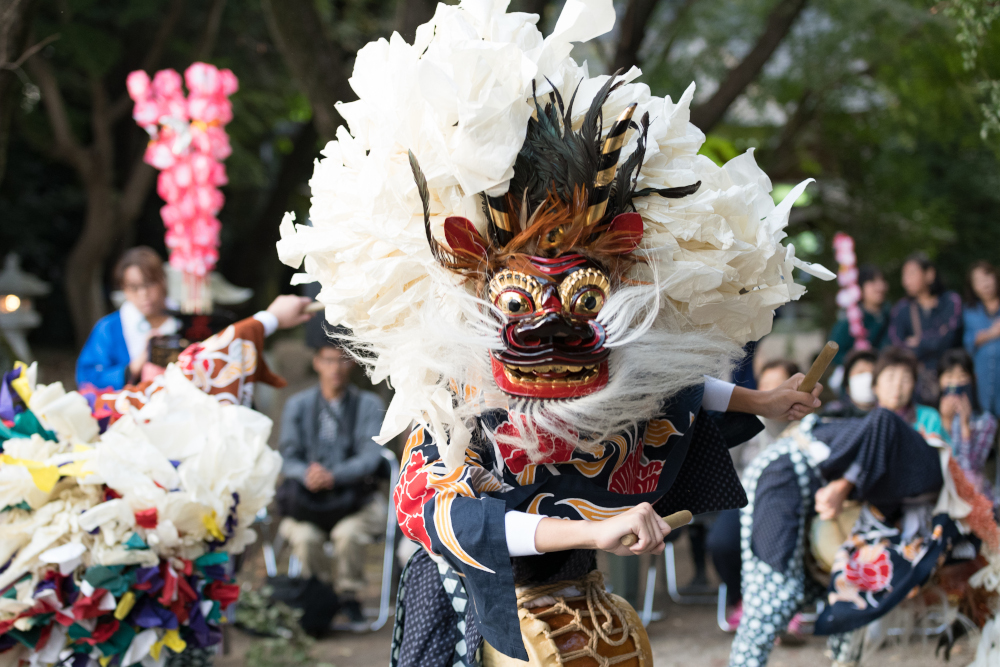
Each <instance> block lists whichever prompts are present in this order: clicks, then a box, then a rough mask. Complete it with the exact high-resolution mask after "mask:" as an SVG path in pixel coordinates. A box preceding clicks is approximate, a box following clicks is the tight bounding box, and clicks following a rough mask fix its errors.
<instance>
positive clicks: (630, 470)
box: [608, 440, 663, 494]
mask: <svg viewBox="0 0 1000 667" xmlns="http://www.w3.org/2000/svg"><path fill="white" fill-rule="evenodd" d="M661 472H663V461H650V460H649V459H647V458H646V456H645V454H644V453H643V451H642V440H639V441H638V442H637V443H636V447H635V449H633V450H632V451H631V452H630V453H629V455H628V457H626V459H625V462H624V463H623V464H622V465H621V466H620V467H619V468H618V470H615V471H614V472H613V473H611V480H610V481H609V482H608V491H612V492H614V493H628V494H633V493H650V492H652V491H655V490H656V484H657V482H659V481H660V473H661Z"/></svg>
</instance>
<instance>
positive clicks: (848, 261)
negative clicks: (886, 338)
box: [833, 232, 871, 350]
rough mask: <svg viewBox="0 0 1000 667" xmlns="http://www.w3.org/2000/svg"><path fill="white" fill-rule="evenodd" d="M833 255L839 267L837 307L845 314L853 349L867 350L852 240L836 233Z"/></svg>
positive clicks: (856, 259) (866, 331)
mask: <svg viewBox="0 0 1000 667" xmlns="http://www.w3.org/2000/svg"><path fill="white" fill-rule="evenodd" d="M833 253H834V257H835V258H836V259H837V263H838V264H839V265H840V267H839V268H838V269H837V284H838V285H840V291H839V292H837V305H838V306H840V307H841V308H843V309H844V311H845V312H846V313H847V324H848V325H849V327H850V332H851V336H853V337H854V348H855V349H858V350H868V349H870V348H871V343H869V342H868V330H867V329H865V324H864V314H863V313H862V312H861V306H859V305H858V304H859V303H860V302H861V287H859V286H858V258H857V256H856V255H855V254H854V239H853V238H851V237H850V236H848V235H847V234H844V233H843V232H837V233H836V234H835V235H834V237H833Z"/></svg>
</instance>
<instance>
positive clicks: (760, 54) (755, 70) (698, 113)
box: [691, 0, 808, 133]
mask: <svg viewBox="0 0 1000 667" xmlns="http://www.w3.org/2000/svg"><path fill="white" fill-rule="evenodd" d="M807 1H808V0H778V4H777V5H775V7H774V9H772V10H771V14H770V15H769V16H768V17H767V25H766V27H765V28H764V32H763V34H761V36H760V37H759V38H758V39H757V43H756V44H754V47H753V48H752V49H750V53H748V54H747V55H746V57H745V58H744V59H743V61H742V62H740V64H739V65H737V66H736V67H734V68H733V69H731V70H729V73H728V74H727V75H726V78H725V79H723V81H722V83H721V84H719V89H718V90H716V91H715V94H714V95H712V97H711V99H709V100H708V101H707V102H705V103H704V104H700V105H698V106H696V107H694V108H693V109H691V122H692V123H694V124H695V125H697V126H698V127H699V128H701V131H702V132H705V133H708V132H710V131H711V130H712V128H714V127H715V126H716V125H717V124H718V123H719V121H721V120H722V117H723V116H725V114H726V111H727V110H728V109H729V107H730V106H731V105H732V103H733V102H734V101H736V98H737V97H739V96H740V94H741V93H742V92H743V91H744V90H746V87H747V86H749V85H750V84H751V83H752V82H753V80H754V79H756V78H757V75H758V74H760V71H761V69H763V67H764V65H765V63H767V61H768V59H769V58H770V57H771V54H772V53H774V51H775V49H777V48H778V45H779V44H781V40H783V39H784V38H785V35H787V34H788V31H789V30H791V29H792V25H793V24H794V23H795V19H796V18H797V17H798V15H799V14H800V13H801V12H802V10H803V8H805V6H806V2H807Z"/></svg>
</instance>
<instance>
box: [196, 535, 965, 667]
mask: <svg viewBox="0 0 1000 667" xmlns="http://www.w3.org/2000/svg"><path fill="white" fill-rule="evenodd" d="M371 549H372V553H371V558H370V559H369V562H371V563H372V565H371V572H370V576H369V580H371V581H375V580H377V577H378V574H379V571H380V570H379V565H378V563H379V562H380V559H381V545H373V546H372V547H371ZM258 552H259V551H258ZM689 553H690V552H689V548H688V544H687V540H686V539H685V538H681V539H679V540H678V542H677V569H678V572H677V575H678V581H680V582H684V581H687V580H688V579H689V578H690V576H691V572H692V569H691V565H690V563H691V560H690V556H689ZM657 561H658V562H657V568H658V575H657V583H656V589H655V597H654V610H655V611H656V612H659V613H660V614H661V615H662V617H661V618H660V619H659V620H654V621H653V622H651V623H650V624H649V627H648V633H649V639H650V643H651V644H652V648H653V660H654V664H655V665H656V667H691V666H698V667H725V666H726V665H727V664H728V662H729V648H730V645H731V643H732V639H733V635H731V634H728V633H725V632H723V631H722V630H720V629H719V627H718V625H717V624H716V611H715V606H714V605H678V604H675V603H674V602H673V601H671V600H670V598H669V597H668V595H667V590H666V583H665V578H664V571H663V562H662V560H660V559H657ZM647 567H648V565H647V563H646V562H641V565H640V569H641V571H643V572H645V571H646V568H647ZM244 572H245V577H244V578H245V579H246V580H253V579H255V578H259V577H262V576H263V574H264V573H263V563H262V562H261V560H260V558H259V557H252V558H251V559H250V562H248V563H247V567H246V569H245V570H244ZM640 594H644V591H643V590H641V589H640ZM366 598H367V599H366V600H365V604H366V605H367V606H369V607H372V606H374V605H376V604H377V598H378V589H377V587H375V586H372V587H371V588H370V590H369V591H368V593H367V596H366ZM372 611H373V610H372ZM227 636H228V639H229V641H228V645H229V652H228V654H227V655H224V656H219V657H218V658H217V659H216V661H215V664H216V666H217V667H243V665H244V664H245V661H244V659H243V655H244V653H245V652H246V650H247V647H248V646H250V645H251V642H253V641H255V639H254V638H251V637H249V636H247V635H245V634H243V633H242V632H240V631H239V630H236V629H234V628H228V629H227ZM391 638H392V619H391V618H390V619H389V623H387V624H386V626H385V627H383V628H382V629H381V630H379V631H378V632H374V633H367V634H361V635H357V634H352V633H348V632H333V633H332V634H331V635H330V636H329V637H326V638H324V639H323V640H321V641H319V642H317V644H316V646H315V649H314V651H313V656H314V657H315V658H316V661H317V662H323V663H329V664H333V665H335V667H376V666H379V665H388V662H389V646H390V642H391ZM935 645H936V638H932V639H930V640H928V641H927V643H923V642H922V641H921V640H914V641H912V642H910V643H909V644H907V645H894V646H891V647H888V648H886V649H883V650H881V651H878V652H876V653H874V654H872V655H870V656H868V657H867V658H866V660H865V662H864V664H865V665H880V666H881V665H905V666H906V667H932V666H935V667H936V666H939V665H944V664H946V663H944V661H943V659H941V658H935V657H934V646H935ZM824 648H825V639H824V638H822V637H808V638H807V640H806V643H805V644H804V645H803V646H797V647H786V646H778V647H777V648H776V649H775V651H774V653H773V654H772V655H771V660H770V662H769V663H768V664H769V666H770V667H816V666H822V665H829V664H830V661H829V660H828V659H827V658H825V657H824V655H823V650H824ZM974 652H975V647H974V646H971V645H970V644H969V641H968V640H963V641H960V642H959V644H958V645H957V646H956V647H955V649H954V651H953V652H952V659H951V662H950V663H947V664H949V665H956V666H961V665H966V664H968V663H969V662H970V661H971V660H972V657H973V654H974ZM575 667H576V666H575ZM579 667H583V666H582V665H581V666H579Z"/></svg>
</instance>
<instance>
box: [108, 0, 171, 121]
mask: <svg viewBox="0 0 1000 667" xmlns="http://www.w3.org/2000/svg"><path fill="white" fill-rule="evenodd" d="M183 15H184V0H174V1H173V2H172V3H170V11H168V12H167V15H166V16H165V17H164V18H163V21H162V22H161V23H160V28H159V30H157V31H156V36H155V37H153V42H152V44H150V46H149V51H147V52H146V56H145V57H144V58H143V59H142V64H141V65H140V66H139V69H142V70H145V71H147V72H151V71H152V70H153V69H155V68H156V66H157V65H159V64H160V60H161V59H162V58H163V52H164V51H165V50H166V48H167V42H169V41H170V36H171V35H172V34H173V32H174V29H175V28H176V27H177V23H178V22H179V21H180V20H181V16H183ZM131 109H132V100H131V98H129V96H128V93H124V94H123V95H122V96H121V97H119V98H118V99H117V100H115V101H114V103H113V104H112V105H111V106H110V108H109V111H108V117H109V118H110V119H111V124H112V125H113V124H115V123H117V122H118V121H119V120H121V118H122V117H123V116H124V115H125V114H126V113H128V112H129V111H130V110H131Z"/></svg>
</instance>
